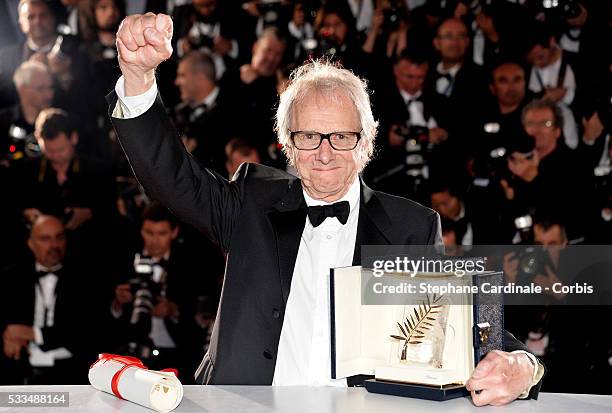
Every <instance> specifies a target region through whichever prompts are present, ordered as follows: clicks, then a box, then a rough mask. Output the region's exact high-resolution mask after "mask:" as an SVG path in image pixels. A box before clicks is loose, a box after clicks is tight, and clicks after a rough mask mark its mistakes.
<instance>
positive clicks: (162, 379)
mask: <svg viewBox="0 0 612 413" xmlns="http://www.w3.org/2000/svg"><path fill="white" fill-rule="evenodd" d="M89 383H91V385H92V386H94V387H95V388H96V389H98V390H101V391H103V392H106V393H110V394H114V395H115V396H117V397H119V398H120V399H125V400H128V401H131V402H133V403H137V404H140V405H142V406H145V407H147V408H149V409H152V410H156V411H158V412H169V411H171V410H174V409H176V408H177V407H178V405H179V404H180V403H181V400H182V399H183V385H182V384H181V382H180V381H179V379H178V378H177V377H176V371H173V370H170V369H166V370H162V371H155V370H148V369H147V368H146V367H145V366H144V364H142V362H141V361H140V360H139V359H137V358H135V357H126V356H118V355H114V354H106V353H103V354H100V356H99V358H98V361H96V362H95V363H94V364H93V365H92V366H91V367H90V369H89Z"/></svg>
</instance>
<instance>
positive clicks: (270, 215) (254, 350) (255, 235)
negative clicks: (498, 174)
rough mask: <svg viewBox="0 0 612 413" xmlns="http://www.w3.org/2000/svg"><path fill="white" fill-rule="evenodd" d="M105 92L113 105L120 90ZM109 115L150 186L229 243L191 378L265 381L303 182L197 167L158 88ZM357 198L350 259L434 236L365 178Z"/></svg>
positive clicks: (253, 169)
mask: <svg viewBox="0 0 612 413" xmlns="http://www.w3.org/2000/svg"><path fill="white" fill-rule="evenodd" d="M108 100H109V103H110V108H111V111H112V109H114V107H115V104H116V102H117V97H116V95H115V94H111V95H109V96H108ZM112 120H113V123H114V125H115V128H116V129H117V132H118V135H119V137H120V139H121V142H122V145H123V148H124V149H125V151H126V153H127V154H128V157H129V159H130V162H131V164H132V167H133V168H134V171H135V172H136V174H137V175H138V177H139V178H140V180H141V183H142V184H143V185H144V186H145V188H147V190H148V191H149V192H150V194H151V195H152V196H153V197H155V198H156V199H159V200H160V201H161V202H162V203H164V204H165V205H166V206H168V207H169V208H170V209H171V210H172V211H173V212H174V214H175V215H176V216H177V217H178V218H180V219H181V220H183V221H185V222H187V223H189V224H192V225H193V226H195V227H196V228H198V229H200V230H201V231H203V232H204V233H205V234H207V235H208V236H209V237H210V238H211V239H213V240H214V241H215V242H217V243H219V244H220V246H221V247H222V248H223V250H224V251H230V253H229V255H228V260H227V267H226V272H225V281H224V285H223V291H222V296H221V303H220V306H219V311H218V313H217V320H216V322H215V327H214V331H213V337H212V340H211V344H210V349H209V351H208V353H207V354H206V356H205V357H204V360H203V361H202V363H201V365H200V368H199V369H198V372H197V373H196V374H197V377H196V380H197V381H198V382H201V383H206V384H254V385H266V384H267V385H269V384H271V383H272V379H273V376H274V369H275V364H276V353H277V349H278V343H279V339H280V334H281V328H282V323H283V319H284V316H285V307H286V303H287V299H288V297H289V289H290V287H291V278H292V276H293V270H294V266H295V262H296V258H297V254H298V248H299V245H300V238H301V235H302V232H303V229H304V225H305V222H306V214H307V208H306V201H305V199H304V195H303V192H302V184H301V181H300V180H299V179H298V178H296V177H294V176H292V175H289V174H287V173H285V172H283V171H280V170H277V169H272V168H268V167H265V166H261V165H256V164H244V165H242V167H241V168H240V169H239V171H238V173H237V174H236V177H235V179H234V180H233V181H231V182H228V181H227V180H225V179H223V178H221V177H220V176H219V175H217V174H215V173H213V172H211V171H209V170H206V169H202V168H200V167H199V166H198V164H197V162H196V161H195V160H194V159H193V158H192V157H190V156H189V155H188V154H187V152H186V151H185V148H184V147H183V146H182V144H181V142H180V140H179V139H177V138H176V134H175V132H174V130H173V129H172V127H171V124H170V121H169V119H168V117H167V116H166V112H165V110H164V107H163V104H162V102H161V99H160V97H159V95H158V98H157V101H156V103H155V104H154V105H153V107H152V108H151V109H150V110H149V111H147V112H146V113H145V114H143V115H142V116H140V117H137V118H134V119H117V118H113V119H112ZM144 125H147V129H146V130H147V131H148V132H149V133H148V136H147V137H146V139H143V136H142V130H143V126H144ZM174 177H176V178H174ZM360 202H361V204H360V209H359V221H358V226H357V239H356V242H355V253H354V255H353V264H355V265H357V264H359V263H360V262H361V252H360V249H361V245H367V244H370V245H391V244H397V245H408V244H412V245H427V244H434V243H438V242H440V231H439V219H438V215H437V214H436V213H435V212H434V211H432V210H430V209H427V208H424V207H422V206H420V205H418V204H416V203H414V202H412V201H409V200H407V199H403V198H399V197H394V196H391V195H387V194H384V193H381V192H376V191H372V190H371V189H370V188H368V187H367V186H365V185H363V184H362V185H361V198H360Z"/></svg>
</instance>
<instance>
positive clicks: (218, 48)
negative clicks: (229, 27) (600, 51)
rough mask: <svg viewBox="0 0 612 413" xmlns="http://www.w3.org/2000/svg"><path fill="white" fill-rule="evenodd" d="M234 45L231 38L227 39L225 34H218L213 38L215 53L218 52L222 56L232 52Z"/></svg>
mask: <svg viewBox="0 0 612 413" xmlns="http://www.w3.org/2000/svg"><path fill="white" fill-rule="evenodd" d="M232 47H233V44H232V41H231V40H230V39H226V38H225V37H223V36H217V37H215V39H214V40H213V48H214V49H215V53H218V54H220V55H221V56H225V55H226V54H228V53H229V52H231V51H232Z"/></svg>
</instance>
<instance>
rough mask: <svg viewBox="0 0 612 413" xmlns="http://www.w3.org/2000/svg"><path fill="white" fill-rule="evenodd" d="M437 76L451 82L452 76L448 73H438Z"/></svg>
mask: <svg viewBox="0 0 612 413" xmlns="http://www.w3.org/2000/svg"><path fill="white" fill-rule="evenodd" d="M439 75H440V77H443V78H445V79H446V80H448V81H449V82H452V81H453V75H451V74H450V73H439Z"/></svg>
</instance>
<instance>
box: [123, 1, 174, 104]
mask: <svg viewBox="0 0 612 413" xmlns="http://www.w3.org/2000/svg"><path fill="white" fill-rule="evenodd" d="M172 30H173V27H172V20H171V19H170V16H167V15H165V14H157V15H156V14H153V13H147V14H145V15H140V14H134V15H132V16H128V17H126V18H125V19H123V21H122V22H121V25H120V26H119V31H118V32H117V50H118V52H119V67H120V68H121V73H123V76H124V77H125V95H126V96H134V95H140V94H142V93H144V92H146V91H147V90H148V89H149V88H150V87H151V86H152V85H153V82H154V80H155V68H156V67H157V66H158V65H159V64H160V63H161V62H163V61H164V60H166V59H168V58H169V57H170V56H171V55H172V45H171V44H170V41H171V39H172Z"/></svg>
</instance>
